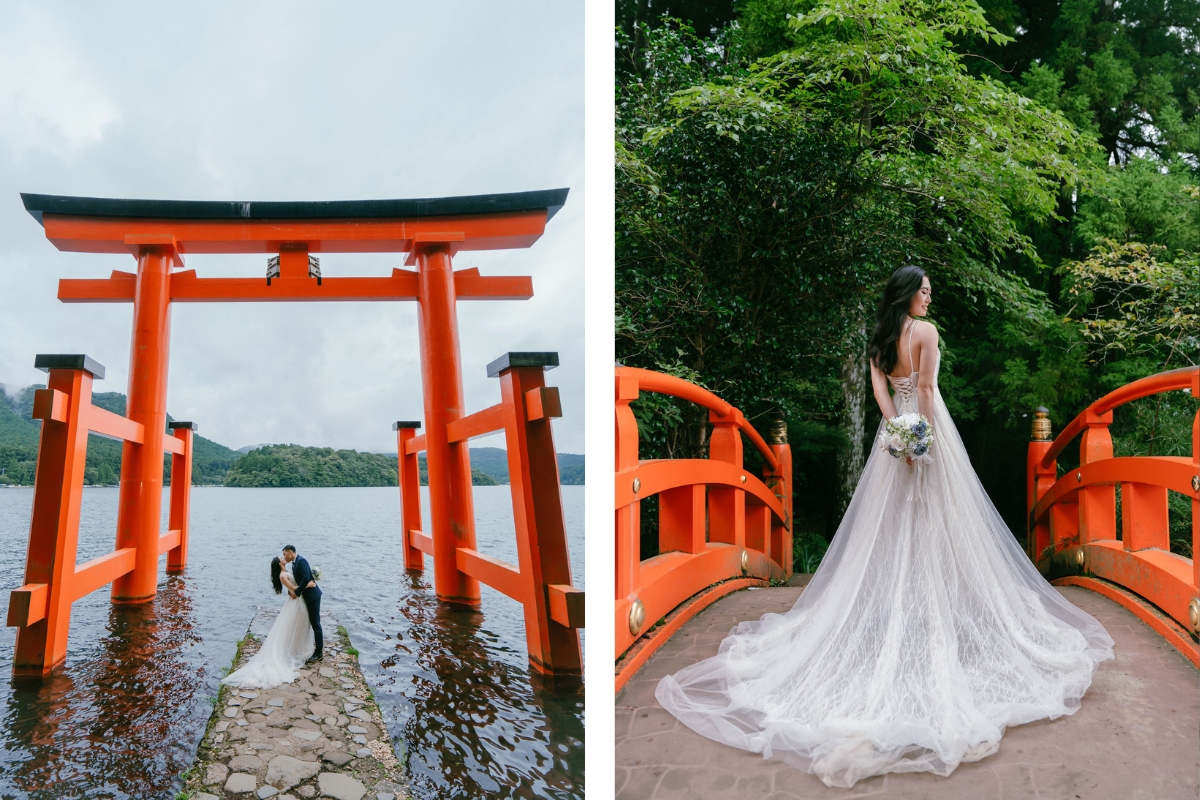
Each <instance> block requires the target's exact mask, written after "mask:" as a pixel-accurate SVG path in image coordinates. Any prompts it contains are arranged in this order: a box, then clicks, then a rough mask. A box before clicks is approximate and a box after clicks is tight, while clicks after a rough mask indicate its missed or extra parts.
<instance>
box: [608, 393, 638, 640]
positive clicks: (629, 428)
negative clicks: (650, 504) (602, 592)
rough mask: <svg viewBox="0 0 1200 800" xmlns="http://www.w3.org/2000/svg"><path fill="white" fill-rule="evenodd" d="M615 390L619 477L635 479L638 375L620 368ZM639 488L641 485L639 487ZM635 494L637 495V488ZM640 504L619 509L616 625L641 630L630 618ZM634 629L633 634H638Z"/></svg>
mask: <svg viewBox="0 0 1200 800" xmlns="http://www.w3.org/2000/svg"><path fill="white" fill-rule="evenodd" d="M614 389H615V391H616V402H615V409H616V428H615V430H616V447H615V455H616V480H618V481H622V480H624V481H632V480H633V478H632V477H628V476H627V475H623V473H626V472H632V471H633V470H634V469H636V468H637V465H638V427H637V418H636V417H635V416H634V415H633V409H632V408H630V407H629V404H630V403H632V402H633V401H634V400H637V399H638V396H639V394H640V392H639V390H638V381H637V378H635V377H632V376H625V375H622V374H621V371H620V370H617V373H616V379H615V386H614ZM639 488H640V487H639ZM634 494H635V495H636V494H637V491H636V490H635V492H634ZM641 527H642V524H641V503H640V502H634V503H630V504H629V505H626V506H622V507H620V508H618V509H617V511H616V542H615V551H616V560H617V569H616V571H617V580H616V602H617V608H616V611H617V627H618V630H619V629H621V628H629V629H630V630H634V628H635V627H636V628H637V631H640V630H641V625H640V624H639V625H637V626H634V624H633V622H632V621H631V620H630V619H628V617H629V614H630V609H631V606H632V605H633V604H634V603H636V602H637V596H636V595H637V587H638V585H639V583H640V576H639V573H640V569H641V546H642V544H641V534H642V532H641ZM637 631H635V633H634V635H636V633H637Z"/></svg>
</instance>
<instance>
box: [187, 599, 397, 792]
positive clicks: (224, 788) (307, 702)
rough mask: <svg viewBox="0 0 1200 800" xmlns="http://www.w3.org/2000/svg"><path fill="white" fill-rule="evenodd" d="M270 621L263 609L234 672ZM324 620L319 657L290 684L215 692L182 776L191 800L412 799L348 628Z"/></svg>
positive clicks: (270, 612) (256, 645) (225, 688)
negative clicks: (210, 711) (321, 657)
mask: <svg viewBox="0 0 1200 800" xmlns="http://www.w3.org/2000/svg"><path fill="white" fill-rule="evenodd" d="M276 614H278V609H267V608H260V609H259V611H258V614H256V615H255V617H254V620H253V621H252V622H251V624H250V630H249V633H248V635H247V637H246V639H244V640H243V641H242V643H241V644H240V645H239V648H238V654H237V656H235V658H234V664H233V669H237V668H238V667H240V666H241V665H242V664H243V663H245V662H246V661H248V660H249V659H250V657H251V656H253V655H254V654H255V653H256V652H258V648H259V647H260V646H261V645H262V640H263V639H264V638H265V636H266V633H267V631H269V630H270V628H271V623H272V622H273V621H274V618H275V615H276ZM321 616H322V620H321V622H322V625H321V627H322V628H324V630H325V659H324V661H322V662H320V663H317V664H313V665H310V667H307V668H305V669H302V670H301V671H300V677H299V679H297V680H296V681H295V683H291V684H286V683H285V684H283V685H282V686H279V687H276V688H275V689H267V690H263V689H257V690H240V689H234V688H231V687H228V686H222V687H221V693H220V695H219V696H218V698H217V703H216V706H215V708H214V711H213V715H212V718H211V719H210V720H209V723H208V729H207V731H206V732H205V734H204V740H203V741H202V742H201V744H200V750H199V752H198V753H197V755H196V762H195V764H193V766H192V767H191V769H189V770H188V772H187V774H186V776H185V779H184V785H183V789H184V793H185V794H186V795H188V796H189V797H190V800H218V798H240V800H250V799H251V798H256V797H257V798H260V800H266V798H276V800H298V798H306V800H307V799H308V798H315V797H317V796H320V797H332V798H336V800H361V798H363V797H366V796H368V794H369V797H370V798H371V800H400V799H401V798H406V797H407V796H408V792H407V783H406V782H405V780H404V778H403V774H402V771H401V767H400V763H399V761H398V759H397V758H396V754H395V752H394V751H393V750H392V744H391V740H390V738H389V737H388V733H387V726H385V725H384V723H383V718H382V717H381V716H380V714H379V708H378V707H377V706H376V705H375V700H374V698H373V696H372V695H371V691H370V689H369V688H368V687H367V684H366V681H365V680H364V679H363V676H362V673H361V672H360V671H359V669H358V659H357V658H356V656H357V653H356V651H355V650H354V649H353V648H352V647H351V646H350V640H349V639H348V638H347V637H346V634H345V631H344V629H342V628H339V627H337V626H336V623H334V622H333V620H332V618H328V619H327V615H326V614H322V615H321ZM335 631H336V633H335Z"/></svg>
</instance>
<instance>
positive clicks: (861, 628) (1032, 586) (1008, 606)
mask: <svg viewBox="0 0 1200 800" xmlns="http://www.w3.org/2000/svg"><path fill="white" fill-rule="evenodd" d="M915 382H916V373H914V374H913V376H912V377H911V378H909V379H899V380H893V385H894V387H895V388H896V397H895V400H896V405H897V413H906V412H910V411H916V410H917V409H916V398H915ZM934 394H935V411H934V419H933V430H934V432H935V436H936V437H937V441H936V443H935V444H934V447H933V450H932V451H931V455H932V456H933V459H932V462H931V463H925V464H917V465H916V466H915V467H913V468H910V467H909V466H908V465H907V464H905V462H903V461H897V460H896V459H893V458H892V457H891V456H889V455H887V454H886V453H883V452H882V451H880V450H879V449H878V448H873V449H872V452H871V455H870V457H869V459H868V460H867V464H866V467H865V468H864V470H863V474H862V477H861V478H860V480H859V484H858V487H857V488H856V489H855V492H854V497H853V499H852V500H851V502H850V505H849V507H848V508H847V510H846V514H845V517H843V519H842V522H841V525H840V526H839V527H838V530H837V534H836V536H835V537H834V539H833V541H832V543H831V544H830V547H829V551H828V553H827V554H826V556H825V558H824V560H823V561H822V562H821V566H820V568H819V569H818V570H817V572H816V574H815V575H814V576H813V578H812V581H811V582H810V583H809V584H808V586H807V588H805V590H804V592H803V593H802V594H801V596H800V599H799V601H798V602H797V603H796V605H795V606H794V607H793V608H792V609H791V610H790V611H788V612H787V613H784V614H768V615H766V616H764V617H763V618H762V619H761V620H758V621H757V622H743V623H741V624H740V625H738V626H737V627H736V628H734V629H733V631H731V633H730V636H729V638H727V639H725V641H724V642H722V644H721V648H720V651H719V653H718V655H716V656H714V657H713V658H710V659H707V660H705V661H701V662H698V663H696V664H693V665H691V666H689V667H686V668H685V669H683V670H680V671H679V672H678V673H676V674H675V675H672V676H668V677H666V678H664V679H663V680H662V681H661V682H660V683H659V685H658V689H657V692H656V696H657V698H658V701H659V703H661V704H662V706H663V707H664V708H666V709H667V710H668V711H670V712H671V713H672V714H674V715H675V716H676V717H678V718H679V719H680V720H682V721H683V722H684V723H685V724H686V725H688V726H689V727H691V728H692V729H694V730H695V731H697V732H698V733H701V734H703V735H704V736H707V737H708V738H710V739H715V740H717V741H720V742H724V743H726V744H729V745H732V746H734V747H739V748H742V749H744V750H749V751H752V752H760V753H762V754H763V756H764V757H766V758H776V759H781V760H783V761H785V762H787V763H789V764H791V765H793V766H796V767H798V768H800V769H803V770H805V771H808V772H812V773H814V774H816V775H817V776H819V777H820V778H821V780H823V781H824V782H825V783H826V784H828V785H830V786H842V787H849V786H853V785H854V783H855V782H856V781H858V780H860V779H862V778H865V777H868V776H871V775H878V774H881V773H885V772H916V771H928V772H934V773H936V774H938V775H949V774H950V773H951V772H952V771H953V770H954V769H955V768H956V767H957V766H958V765H959V764H960V763H961V762H963V761H974V760H978V759H980V758H983V757H985V756H988V755H990V754H992V753H994V752H995V751H996V750H997V748H998V747H999V742H1000V738H1001V736H1002V735H1003V734H1004V729H1005V727H1006V726H1008V725H1019V724H1021V723H1025V722H1031V721H1033V720H1037V719H1045V718H1050V719H1054V718H1056V717H1059V716H1062V715H1064V714H1072V713H1074V712H1075V711H1076V710H1078V709H1079V706H1080V698H1082V697H1083V694H1084V692H1085V691H1086V690H1087V687H1088V685H1089V684H1090V683H1091V680H1092V676H1093V674H1094V672H1095V670H1096V667H1097V665H1098V664H1099V663H1100V662H1101V661H1103V660H1105V659H1108V658H1111V657H1112V644H1113V642H1112V638H1111V637H1110V636H1109V635H1108V633H1107V632H1106V631H1105V630H1104V628H1103V627H1102V626H1101V625H1100V623H1099V622H1097V621H1096V620H1095V619H1093V618H1092V617H1091V616H1090V615H1088V614H1086V613H1084V612H1083V611H1080V610H1079V609H1077V608H1075V607H1074V606H1073V605H1071V604H1070V603H1068V602H1067V601H1066V600H1065V599H1063V597H1062V596H1061V595H1060V594H1059V593H1058V592H1057V591H1055V590H1054V588H1053V587H1052V586H1050V585H1049V584H1048V583H1046V581H1045V580H1044V579H1043V578H1042V577H1041V575H1040V574H1039V573H1038V571H1037V569H1036V567H1034V565H1033V564H1032V563H1031V562H1030V560H1029V558H1028V557H1026V555H1025V554H1024V553H1023V552H1022V550H1021V548H1020V546H1019V545H1018V544H1017V542H1016V540H1015V539H1014V538H1013V535H1012V534H1011V533H1010V532H1009V530H1008V527H1007V526H1006V525H1005V523H1004V521H1003V520H1002V519H1001V517H1000V515H999V513H998V512H997V511H996V509H995V507H994V506H993V505H992V502H991V500H990V499H989V498H988V496H987V494H986V492H985V491H984V489H983V486H982V485H981V484H980V482H979V479H978V478H977V477H976V475H975V472H974V470H973V469H972V467H971V462H970V460H969V459H968V457H967V453H966V450H965V448H964V447H963V444H962V440H961V439H960V438H959V436H958V432H957V430H956V429H955V427H954V423H953V422H952V421H951V419H950V414H949V412H948V411H947V410H946V406H945V403H944V402H943V401H942V397H941V394H940V393H939V392H937V391H936V390H935V393H934Z"/></svg>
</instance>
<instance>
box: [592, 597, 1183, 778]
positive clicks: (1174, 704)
mask: <svg viewBox="0 0 1200 800" xmlns="http://www.w3.org/2000/svg"><path fill="white" fill-rule="evenodd" d="M1058 590H1059V591H1060V592H1062V593H1063V595H1064V596H1066V598H1067V599H1068V600H1070V601H1071V602H1072V603H1074V604H1075V605H1077V606H1079V607H1080V608H1082V609H1083V610H1085V611H1087V612H1088V613H1089V614H1091V615H1093V616H1094V617H1096V619H1098V620H1100V622H1101V623H1102V624H1103V625H1104V627H1105V628H1106V629H1107V630H1108V632H1109V633H1110V634H1111V635H1112V637H1113V639H1115V640H1116V647H1115V653H1116V658H1115V660H1112V661H1106V662H1104V663H1103V664H1101V665H1100V668H1099V670H1098V672H1097V673H1096V679H1095V681H1094V682H1093V684H1092V686H1091V688H1090V689H1089V690H1088V693H1087V695H1085V697H1084V699H1083V708H1081V709H1080V710H1079V711H1078V712H1076V713H1075V714H1073V715H1072V716H1069V717H1062V718H1060V719H1057V720H1054V721H1042V722H1035V723H1032V724H1029V725H1021V726H1018V727H1014V728H1009V729H1008V731H1007V732H1006V733H1005V736H1004V739H1003V740H1002V741H1001V744H1000V751H999V752H998V753H996V754H995V755H994V756H991V757H990V758H986V759H984V760H982V761H978V762H974V763H968V764H963V765H962V766H960V767H959V768H958V769H957V770H955V771H954V773H953V774H952V775H950V777H948V778H941V777H938V776H936V775H929V774H921V773H909V774H898V775H882V776H879V777H875V778H869V779H867V780H863V781H859V782H858V783H857V784H856V785H855V786H854V788H853V789H831V788H829V787H827V786H825V784H823V783H821V781H820V780H819V779H818V778H816V777H815V776H812V775H808V774H806V773H803V772H799V771H797V770H795V769H793V768H791V767H788V766H786V765H785V764H782V763H780V762H778V761H764V760H763V759H762V758H761V757H760V756H758V755H756V754H754V753H747V752H744V751H742V750H737V749H735V748H731V747H726V746H724V745H720V744H717V743H716V742H712V741H710V740H708V739H705V738H704V737H702V736H700V735H698V734H696V733H693V732H692V731H691V730H690V729H689V728H687V727H685V726H684V725H682V724H681V723H679V722H677V721H676V720H675V718H674V717H672V716H671V715H670V714H668V713H667V712H666V711H664V710H663V709H662V708H660V707H659V705H658V703H657V702H656V701H655V699H654V687H655V685H656V684H657V683H658V680H659V679H660V678H661V677H662V676H664V675H667V674H669V673H671V672H674V671H676V670H678V669H680V668H681V667H684V666H686V665H688V664H691V663H693V662H695V661H698V660H700V659H702V658H707V657H709V656H712V655H715V654H716V652H717V646H718V645H719V644H720V642H721V640H722V639H723V638H724V637H725V635H726V634H727V633H728V632H729V629H730V628H731V627H733V625H735V624H736V623H738V622H741V621H743V620H749V619H758V618H759V617H760V616H762V615H763V614H765V613H767V612H768V611H775V612H779V611H784V610H787V609H788V608H791V606H792V604H793V603H795V601H796V598H797V597H799V596H800V592H801V588H800V587H792V586H788V587H781V588H774V589H765V588H764V589H757V590H754V589H750V590H743V591H740V592H735V593H734V594H731V595H729V596H728V597H725V598H722V599H721V600H718V601H717V602H716V603H714V604H713V605H712V606H710V607H709V608H707V609H705V610H704V611H702V612H700V613H699V614H698V615H697V616H696V617H695V618H693V619H692V620H690V621H689V622H688V623H687V624H685V625H684V626H683V628H682V629H680V631H679V632H678V633H676V634H675V636H674V637H672V638H671V640H670V641H668V642H666V643H665V644H664V645H663V646H662V648H661V649H660V650H659V651H658V653H657V654H656V655H655V656H654V657H653V658H652V659H651V660H650V661H649V663H647V664H646V666H645V667H643V668H642V670H641V672H640V673H638V674H637V675H635V676H634V677H633V678H632V680H630V682H629V684H628V685H627V686H626V687H625V689H624V690H623V691H622V692H621V693H620V694H618V695H617V720H616V738H617V742H616V764H617V778H616V787H617V798H618V800H642V798H655V799H656V800H657V799H658V798H695V800H709V799H710V798H711V800H718V799H719V798H730V799H731V800H758V798H764V799H765V798H771V800H785V798H788V799H790V798H805V799H806V800H807V798H838V799H839V800H850V798H863V797H872V798H889V800H890V799H891V798H897V800H899V799H901V798H921V799H922V800H942V799H943V798H944V800H963V798H966V799H967V800H1023V798H1046V799H1047V800H1075V798H1078V799H1079V800H1109V799H1110V798H1111V800H1141V799H1143V798H1144V800H1174V798H1180V800H1196V798H1197V797H1198V796H1200V673H1198V672H1197V670H1196V669H1195V668H1194V667H1193V666H1192V664H1191V663H1190V662H1189V661H1188V660H1187V659H1185V658H1184V657H1183V656H1182V655H1180V653H1179V652H1178V651H1177V650H1175V649H1174V648H1173V647H1172V646H1171V645H1169V644H1168V643H1167V642H1166V641H1165V640H1163V638H1162V637H1160V636H1159V635H1158V634H1156V633H1155V632H1154V631H1152V630H1151V629H1150V628H1149V627H1147V626H1146V625H1145V624H1144V623H1142V622H1141V621H1139V620H1138V619H1137V618H1136V617H1135V616H1133V615H1132V614H1131V613H1129V612H1128V611H1126V610H1125V609H1124V608H1122V607H1121V606H1119V605H1117V604H1116V603H1114V602H1112V601H1110V600H1108V599H1106V598H1104V597H1102V596H1100V595H1098V594H1096V593H1094V592H1090V591H1088V590H1086V589H1080V588H1075V587H1058Z"/></svg>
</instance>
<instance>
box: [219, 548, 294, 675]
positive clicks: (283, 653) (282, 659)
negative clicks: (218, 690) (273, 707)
mask: <svg viewBox="0 0 1200 800" xmlns="http://www.w3.org/2000/svg"><path fill="white" fill-rule="evenodd" d="M287 573H288V575H291V574H292V565H291V564H288V565H287ZM314 648H315V639H314V637H313V629H312V625H311V624H309V621H308V608H307V607H306V606H305V605H304V599H303V598H300V597H289V598H288V599H287V602H286V603H284V604H283V608H282V609H280V611H279V616H278V617H276V618H275V622H274V623H273V624H272V625H271V630H270V631H269V632H268V633H267V639H266V641H264V642H263V644H262V647H261V648H259V651H258V652H257V653H255V654H254V656H253V657H252V658H251V659H250V661H249V662H248V663H246V664H245V665H244V666H243V667H242V668H241V669H239V670H237V671H236V672H231V673H230V674H229V675H227V676H226V677H225V678H224V679H222V680H221V683H225V684H228V685H230V686H237V687H240V688H243V689H273V688H274V687H276V686H278V685H279V684H281V683H291V682H292V681H294V680H296V678H297V677H299V674H300V668H301V667H302V666H304V662H305V660H307V659H308V657H309V656H311V655H312V654H313V650H314Z"/></svg>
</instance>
